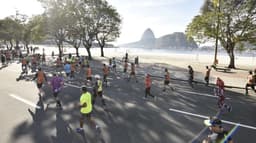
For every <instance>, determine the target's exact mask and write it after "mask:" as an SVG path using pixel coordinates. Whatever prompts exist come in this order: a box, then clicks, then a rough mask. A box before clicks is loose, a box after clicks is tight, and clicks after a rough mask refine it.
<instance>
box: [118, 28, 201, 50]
mask: <svg viewBox="0 0 256 143" xmlns="http://www.w3.org/2000/svg"><path fill="white" fill-rule="evenodd" d="M120 46H123V47H131V48H150V49H152V48H157V49H163V48H164V49H173V50H174V49H175V50H177V49H179V50H188V49H189V50H192V49H197V48H198V46H197V44H196V42H195V41H188V40H187V38H186V35H185V34H184V33H182V32H175V33H173V34H168V35H164V36H162V37H160V38H155V35H154V33H153V31H152V30H151V29H150V28H148V29H146V30H145V32H144V33H143V34H142V37H141V39H140V40H139V41H137V42H133V43H127V44H123V45H120Z"/></svg>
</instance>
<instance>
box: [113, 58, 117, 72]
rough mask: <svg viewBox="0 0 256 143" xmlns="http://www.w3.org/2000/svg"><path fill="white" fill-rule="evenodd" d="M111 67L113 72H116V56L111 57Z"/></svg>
mask: <svg viewBox="0 0 256 143" xmlns="http://www.w3.org/2000/svg"><path fill="white" fill-rule="evenodd" d="M112 68H113V70H114V72H116V58H115V57H113V59H112Z"/></svg>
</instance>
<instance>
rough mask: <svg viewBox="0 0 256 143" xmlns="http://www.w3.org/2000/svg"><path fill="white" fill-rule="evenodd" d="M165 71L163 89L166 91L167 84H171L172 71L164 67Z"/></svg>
mask: <svg viewBox="0 0 256 143" xmlns="http://www.w3.org/2000/svg"><path fill="white" fill-rule="evenodd" d="M164 72H165V74H164V89H163V91H166V86H169V84H170V73H169V71H168V69H167V68H165V69H164ZM171 89H172V91H173V90H174V89H173V88H172V87H171Z"/></svg>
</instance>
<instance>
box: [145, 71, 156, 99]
mask: <svg viewBox="0 0 256 143" xmlns="http://www.w3.org/2000/svg"><path fill="white" fill-rule="evenodd" d="M151 84H152V81H151V78H150V75H149V74H147V75H146V77H145V97H144V99H146V98H147V96H148V95H149V96H151V97H153V98H155V96H154V95H152V94H151V93H150V89H151Z"/></svg>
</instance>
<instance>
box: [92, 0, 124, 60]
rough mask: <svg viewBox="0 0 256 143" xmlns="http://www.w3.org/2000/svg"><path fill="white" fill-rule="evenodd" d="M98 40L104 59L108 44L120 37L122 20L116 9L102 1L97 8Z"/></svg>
mask: <svg viewBox="0 0 256 143" xmlns="http://www.w3.org/2000/svg"><path fill="white" fill-rule="evenodd" d="M96 8H97V10H96V14H95V16H96V17H95V21H96V30H97V31H96V40H97V42H98V44H99V46H100V49H101V56H102V57H104V51H103V48H104V46H105V44H106V42H112V41H114V40H115V39H116V38H117V37H119V35H120V24H121V18H120V15H119V14H118V12H117V11H116V9H115V8H113V7H112V6H111V5H109V4H108V3H107V1H102V2H101V3H99V5H97V6H96Z"/></svg>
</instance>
